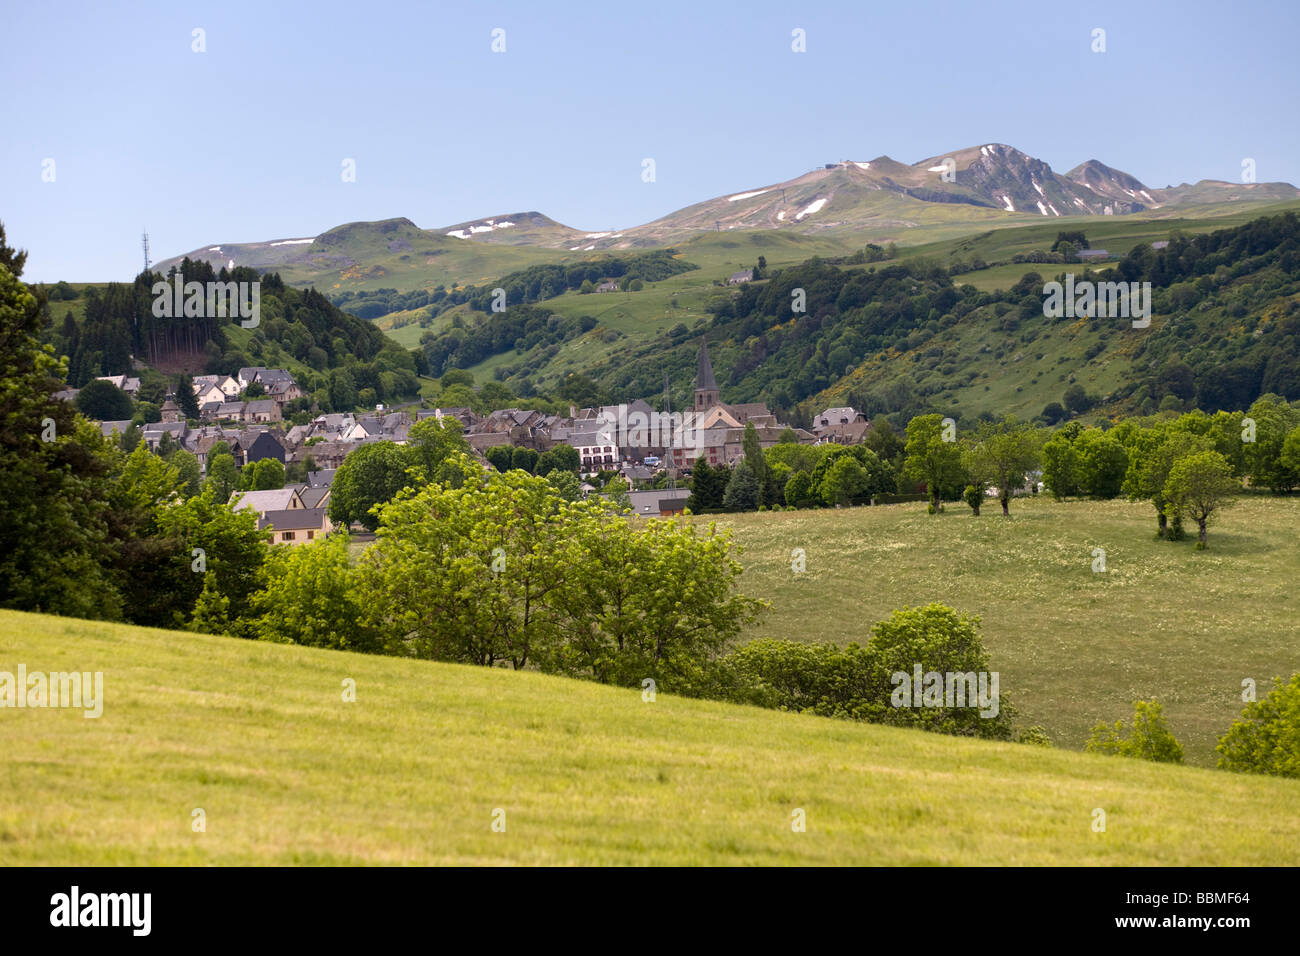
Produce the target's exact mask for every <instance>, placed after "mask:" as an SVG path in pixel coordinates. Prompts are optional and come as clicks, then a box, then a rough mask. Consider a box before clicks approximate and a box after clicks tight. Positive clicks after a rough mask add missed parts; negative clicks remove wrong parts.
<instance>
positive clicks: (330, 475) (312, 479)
mask: <svg viewBox="0 0 1300 956" xmlns="http://www.w3.org/2000/svg"><path fill="white" fill-rule="evenodd" d="M336 471H338V469H337V468H322V469H321V470H320V471H309V472H307V483H308V484H309V485H311V486H312V487H313V488H328V487H329V486H330V485H331V484H333V483H334V473H335V472H336Z"/></svg>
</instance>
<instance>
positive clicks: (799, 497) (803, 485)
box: [785, 471, 821, 508]
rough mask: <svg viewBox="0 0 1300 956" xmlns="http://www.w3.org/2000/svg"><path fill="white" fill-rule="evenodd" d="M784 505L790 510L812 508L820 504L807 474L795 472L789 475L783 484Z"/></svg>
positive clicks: (810, 477)
mask: <svg viewBox="0 0 1300 956" xmlns="http://www.w3.org/2000/svg"><path fill="white" fill-rule="evenodd" d="M785 503H786V504H787V505H790V506H791V507H792V508H813V507H816V506H817V505H819V504H820V503H821V500H820V494H819V493H816V492H814V490H813V484H812V476H811V475H810V474H808V472H806V471H796V472H794V473H792V474H791V475H790V477H789V479H788V480H787V481H786V483H785Z"/></svg>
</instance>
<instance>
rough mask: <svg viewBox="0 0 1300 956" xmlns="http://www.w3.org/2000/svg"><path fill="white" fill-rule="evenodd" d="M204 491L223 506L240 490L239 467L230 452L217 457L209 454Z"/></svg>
mask: <svg viewBox="0 0 1300 956" xmlns="http://www.w3.org/2000/svg"><path fill="white" fill-rule="evenodd" d="M214 450H215V446H214ZM204 490H205V491H207V492H209V493H210V494H211V495H212V499H213V500H214V501H216V502H217V503H218V504H223V505H224V504H225V503H226V502H227V501H229V500H230V496H231V495H232V494H234V493H235V492H236V491H238V490H239V466H238V465H236V464H235V456H234V455H231V454H230V453H229V452H225V453H222V454H217V455H213V454H212V453H211V452H209V453H208V480H207V482H206V483H205V485H204Z"/></svg>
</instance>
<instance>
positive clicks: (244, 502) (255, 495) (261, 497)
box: [235, 488, 298, 514]
mask: <svg viewBox="0 0 1300 956" xmlns="http://www.w3.org/2000/svg"><path fill="white" fill-rule="evenodd" d="M239 494H240V498H239V501H238V502H236V504H235V510H236V511H256V512H258V513H259V514H264V513H267V512H271V511H288V510H290V509H289V506H290V504H291V503H292V502H293V499H294V498H297V497H298V492H296V491H294V490H293V489H292V488H274V489H271V490H269V491H244V492H239ZM295 510H296V509H295Z"/></svg>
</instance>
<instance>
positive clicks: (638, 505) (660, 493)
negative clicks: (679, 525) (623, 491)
mask: <svg viewBox="0 0 1300 956" xmlns="http://www.w3.org/2000/svg"><path fill="white" fill-rule="evenodd" d="M690 496H691V493H690V492H689V491H687V490H686V489H685V488H678V489H677V494H675V495H674V494H673V493H672V491H670V490H669V489H666V488H655V489H652V490H651V491H629V492H628V493H627V497H628V499H629V500H630V501H631V502H632V510H633V511H635V512H636V513H637V514H639V515H642V514H655V515H657V514H659V512H661V511H669V510H671V509H670V508H667V507H665V506H664V505H665V503H666V502H667V503H676V502H681V505H680V507H685V505H686V499H687V498H689V497H690Z"/></svg>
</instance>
